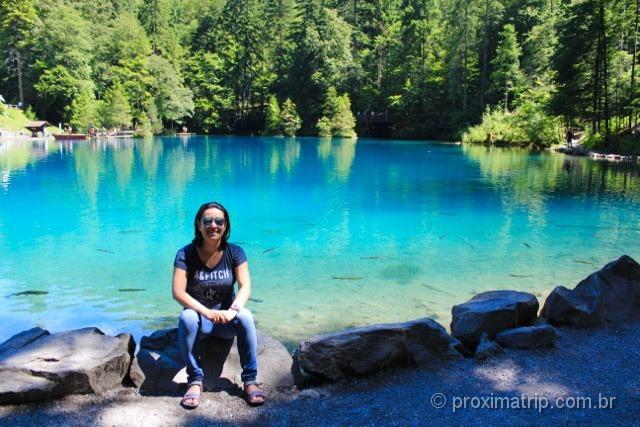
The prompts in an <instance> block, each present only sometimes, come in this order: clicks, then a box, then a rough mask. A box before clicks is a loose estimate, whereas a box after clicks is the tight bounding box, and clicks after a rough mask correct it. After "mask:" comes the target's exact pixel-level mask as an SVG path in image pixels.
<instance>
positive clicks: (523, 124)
mask: <svg viewBox="0 0 640 427" xmlns="http://www.w3.org/2000/svg"><path fill="white" fill-rule="evenodd" d="M553 92H554V88H553V87H552V86H550V85H548V84H545V83H544V82H541V81H539V82H538V84H537V85H536V86H534V87H532V88H530V89H527V90H526V91H525V92H524V93H523V94H522V95H521V96H520V98H519V101H518V104H517V106H516V109H515V111H513V112H505V111H504V110H503V109H502V108H497V109H494V110H493V111H491V110H487V111H486V112H485V113H484V114H483V116H482V123H481V124H479V125H476V126H472V127H470V128H469V129H467V131H466V132H465V133H464V134H463V136H462V140H463V142H472V143H487V144H512V145H528V144H534V145H536V146H538V147H548V146H550V145H555V144H560V143H562V141H563V134H564V132H563V126H562V121H561V120H560V118H558V117H554V116H552V115H551V114H549V112H548V106H549V103H550V101H551V98H552V96H553Z"/></svg>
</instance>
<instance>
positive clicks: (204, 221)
mask: <svg viewBox="0 0 640 427" xmlns="http://www.w3.org/2000/svg"><path fill="white" fill-rule="evenodd" d="M214 222H215V223H216V225H217V226H218V227H222V226H223V225H224V224H225V222H227V220H226V219H224V218H222V217H215V218H213V217H211V216H203V217H202V225H204V226H205V227H208V226H210V225H211V224H213V223H214Z"/></svg>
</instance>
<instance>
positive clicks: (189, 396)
mask: <svg viewBox="0 0 640 427" xmlns="http://www.w3.org/2000/svg"><path fill="white" fill-rule="evenodd" d="M201 393H202V386H201V385H200V384H192V385H191V386H190V387H189V388H188V389H187V392H186V393H185V394H184V396H183V397H182V400H181V401H180V405H182V407H183V408H185V409H196V408H197V407H198V406H199V405H200V394H201Z"/></svg>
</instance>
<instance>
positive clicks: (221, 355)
mask: <svg viewBox="0 0 640 427" xmlns="http://www.w3.org/2000/svg"><path fill="white" fill-rule="evenodd" d="M200 349H201V356H200V360H201V366H202V369H203V370H204V375H205V380H204V388H205V390H225V389H234V388H238V387H242V380H241V378H240V375H241V373H242V367H241V365H240V355H239V354H238V348H237V345H236V340H235V339H233V340H226V339H221V338H214V337H211V338H207V339H205V340H203V341H201V342H200ZM292 365H293V359H292V357H291V355H290V354H289V352H288V351H287V349H286V347H285V346H284V345H282V343H280V342H279V341H277V340H275V339H273V338H271V337H269V336H268V335H265V334H262V333H261V332H260V331H258V382H260V383H263V384H267V385H269V386H275V387H288V386H292V385H293V384H294V378H293V373H292ZM131 377H132V381H134V383H135V384H136V385H138V386H139V387H140V391H141V392H142V393H145V394H166V393H169V394H177V393H181V392H182V391H183V390H182V389H183V388H184V385H185V384H186V383H187V373H186V368H185V363H184V361H183V359H182V354H181V353H180V347H179V345H178V329H177V328H172V329H163V330H159V331H156V332H154V333H153V334H151V335H150V336H148V337H143V338H142V340H141V342H140V351H139V352H138V355H137V357H136V360H135V361H134V363H133V364H132V375H131Z"/></svg>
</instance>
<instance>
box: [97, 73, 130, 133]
mask: <svg viewBox="0 0 640 427" xmlns="http://www.w3.org/2000/svg"><path fill="white" fill-rule="evenodd" d="M101 118H102V125H103V126H105V127H107V128H123V127H128V126H130V125H131V107H130V106H129V101H128V100H127V97H126V95H125V93H124V89H123V88H122V85H120V84H119V83H117V82H116V83H114V85H113V86H112V87H110V88H109V89H108V90H107V92H106V93H105V95H104V103H103V104H102V109H101Z"/></svg>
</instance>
